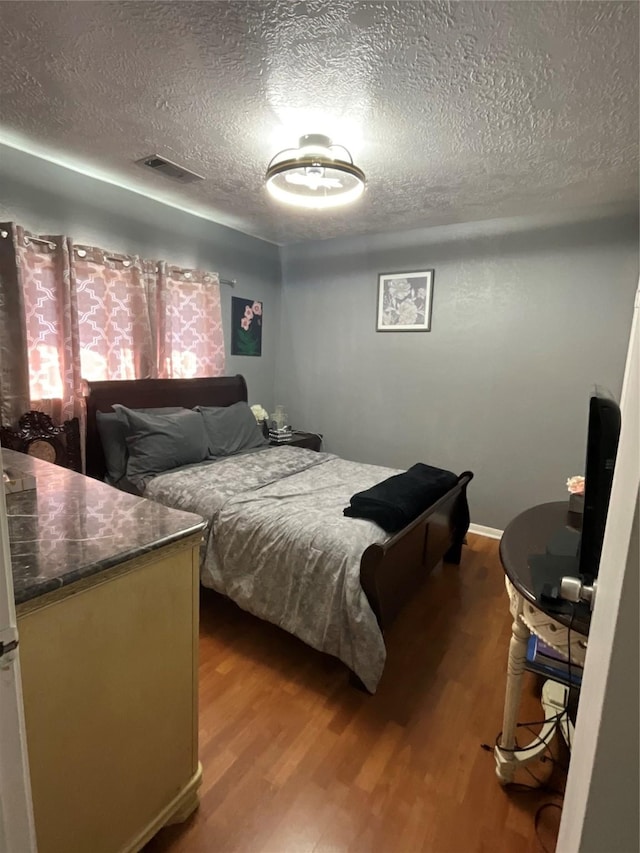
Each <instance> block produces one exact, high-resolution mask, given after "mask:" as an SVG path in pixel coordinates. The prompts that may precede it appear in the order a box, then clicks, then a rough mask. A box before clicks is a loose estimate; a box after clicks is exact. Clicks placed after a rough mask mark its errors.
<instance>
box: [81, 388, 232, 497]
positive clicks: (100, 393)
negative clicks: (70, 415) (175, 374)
mask: <svg viewBox="0 0 640 853" xmlns="http://www.w3.org/2000/svg"><path fill="white" fill-rule="evenodd" d="M85 394H86V397H85V402H86V407H87V432H86V436H87V443H86V462H87V466H86V467H87V476H89V477H95V478H96V479H98V480H103V479H104V476H105V474H106V470H107V469H106V465H105V460H104V453H103V452H102V443H101V441H100V434H99V433H98V423H97V420H96V412H111V411H113V409H112V408H111V407H112V406H113V404H114V403H121V404H122V405H123V406H127V407H128V408H130V409H155V408H161V407H164V406H184V408H185V409H193V407H194V406H232V405H233V404H234V403H239V402H240V401H241V400H244V401H245V402H247V383H246V382H245V381H244V376H239V375H238V376H216V377H204V378H199V379H124V380H117V381H112V382H87V383H86V391H85Z"/></svg>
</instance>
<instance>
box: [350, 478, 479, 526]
mask: <svg viewBox="0 0 640 853" xmlns="http://www.w3.org/2000/svg"><path fill="white" fill-rule="evenodd" d="M457 482H458V477H457V476H456V475H455V474H454V473H452V472H451V471H445V470H444V469H442V468H434V467H432V466H431V465H425V464H424V463H423V462H418V463H417V464H416V465H413V466H412V467H411V468H409V470H408V471H404V472H403V473H402V474H395V475H394V476H393V477H389V478H388V479H387V480H383V481H382V482H381V483H376V485H375V486H372V487H371V488H370V489H366V491H364V492H357V493H356V494H355V495H353V497H352V498H351V501H350V506H348V507H346V509H345V510H344V514H345V515H348V516H350V517H351V518H366V519H368V520H369V521H375V522H376V524H379V525H380V527H382V529H383V530H386V531H387V533H396V532H397V531H398V530H402V528H403V527H405V526H406V525H407V524H409V523H410V522H412V521H413V520H414V519H415V518H417V517H418V516H419V515H420V514H421V513H423V512H424V511H425V510H426V509H428V508H429V507H430V506H431V504H433V503H435V502H436V501H437V500H438V499H439V498H441V497H442V496H443V495H445V494H446V493H447V492H448V491H449V489H452V488H453V487H454V486H455V485H456V483H457ZM461 498H463V500H461V501H460V504H461V505H462V504H463V506H461V507H460V509H459V512H460V514H461V515H462V516H466V523H465V518H463V517H461V518H459V519H457V520H456V521H457V523H456V528H459V527H464V533H466V530H467V528H468V526H469V510H468V507H467V505H466V499H465V498H464V496H461ZM464 533H462V536H464Z"/></svg>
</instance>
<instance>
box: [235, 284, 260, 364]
mask: <svg viewBox="0 0 640 853" xmlns="http://www.w3.org/2000/svg"><path fill="white" fill-rule="evenodd" d="M231 355H262V302H257V301H256V300H255V299H241V298H240V297H239V296H232V297H231Z"/></svg>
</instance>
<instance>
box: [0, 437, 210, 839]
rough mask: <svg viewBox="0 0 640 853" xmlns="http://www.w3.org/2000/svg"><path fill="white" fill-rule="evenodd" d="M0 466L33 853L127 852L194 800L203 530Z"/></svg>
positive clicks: (56, 472)
mask: <svg viewBox="0 0 640 853" xmlns="http://www.w3.org/2000/svg"><path fill="white" fill-rule="evenodd" d="M2 455H3V463H4V465H5V467H9V468H10V469H12V470H14V471H16V470H17V471H21V472H23V473H25V474H27V475H29V474H30V475H32V476H34V477H35V479H36V484H37V487H36V489H35V490H31V491H24V492H18V493H15V494H8V495H7V512H8V517H9V519H8V520H9V535H10V541H11V554H12V567H13V577H14V591H15V600H16V612H17V618H18V632H19V641H20V645H19V650H20V662H21V669H22V684H23V695H24V711H25V723H26V732H27V748H28V754H29V768H30V774H31V786H32V794H33V807H34V818H35V826H36V835H37V843H38V851H39V853H89V851H91V853H124V851H137V850H140V849H141V847H142V846H143V845H144V844H145V843H146V842H147V841H148V840H149V839H150V838H151V837H152V836H153V835H154V834H155V833H156V832H157V830H158V829H160V827H162V826H164V825H165V824H167V823H172V822H176V821H179V820H184V819H185V818H186V817H187V816H188V815H189V814H190V813H191V812H192V811H193V809H194V808H195V807H196V806H197V804H198V787H199V784H200V779H201V768H200V764H199V762H198V714H197V695H198V691H197V685H198V681H197V663H198V651H197V650H198V645H197V643H198V592H199V546H200V541H201V538H202V531H203V529H204V526H205V525H204V521H203V520H202V519H201V518H200V517H199V516H196V515H193V514H191V513H185V512H180V511H177V510H172V509H168V508H166V507H163V506H161V505H160V504H155V503H153V502H151V501H147V500H144V499H143V498H138V497H135V496H133V495H128V494H125V493H123V492H119V491H117V490H116V489H113V488H111V487H110V486H107V485H106V484H104V483H101V482H98V481H97V480H92V479H90V478H87V477H84V476H83V475H82V474H78V473H75V472H73V471H70V470H68V469H66V468H62V467H60V466H57V465H53V464H51V463H48V462H44V461H41V460H39V459H34V458H31V457H28V456H26V455H24V454H21V453H15V452H11V451H6V450H3V452H2Z"/></svg>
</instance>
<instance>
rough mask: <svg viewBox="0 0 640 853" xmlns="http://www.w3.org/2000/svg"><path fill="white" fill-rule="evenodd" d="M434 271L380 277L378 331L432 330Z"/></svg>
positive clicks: (381, 274)
mask: <svg viewBox="0 0 640 853" xmlns="http://www.w3.org/2000/svg"><path fill="white" fill-rule="evenodd" d="M432 301H433V270H424V271H422V272H383V273H380V275H379V276H378V324H377V326H376V329H377V331H378V332H430V331H431V304H432Z"/></svg>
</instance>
